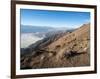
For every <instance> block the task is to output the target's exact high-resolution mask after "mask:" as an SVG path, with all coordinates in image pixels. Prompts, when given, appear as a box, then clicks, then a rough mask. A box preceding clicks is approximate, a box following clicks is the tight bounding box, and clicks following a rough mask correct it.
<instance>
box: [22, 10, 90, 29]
mask: <svg viewBox="0 0 100 79" xmlns="http://www.w3.org/2000/svg"><path fill="white" fill-rule="evenodd" d="M20 12H21V24H22V25H33V26H49V27H67V28H76V27H79V26H80V25H82V24H84V23H88V22H90V12H70V11H46V10H45V11H44V10H32V9H21V10H20Z"/></svg>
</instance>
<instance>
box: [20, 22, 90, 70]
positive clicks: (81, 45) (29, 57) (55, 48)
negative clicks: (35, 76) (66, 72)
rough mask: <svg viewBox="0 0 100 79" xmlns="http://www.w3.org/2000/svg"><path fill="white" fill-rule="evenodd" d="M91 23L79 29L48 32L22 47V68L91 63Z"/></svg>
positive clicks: (73, 65) (77, 65)
mask: <svg viewBox="0 0 100 79" xmlns="http://www.w3.org/2000/svg"><path fill="white" fill-rule="evenodd" d="M89 49H90V24H83V25H82V26H81V27H79V28H78V29H74V30H70V31H58V32H56V33H55V32H52V33H51V34H50V33H48V36H46V37H45V38H44V39H42V40H39V41H37V42H36V43H33V44H31V45H30V46H28V47H27V48H22V49H21V69H32V68H34V69H37V68H55V67H79V66H89V65H90V50H89Z"/></svg>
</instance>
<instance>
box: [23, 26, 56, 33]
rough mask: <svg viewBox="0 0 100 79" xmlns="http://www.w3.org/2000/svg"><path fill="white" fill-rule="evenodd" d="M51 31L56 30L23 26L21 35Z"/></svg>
mask: <svg viewBox="0 0 100 79" xmlns="http://www.w3.org/2000/svg"><path fill="white" fill-rule="evenodd" d="M51 30H54V28H52V27H46V26H29V25H21V33H34V32H48V31H51Z"/></svg>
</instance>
